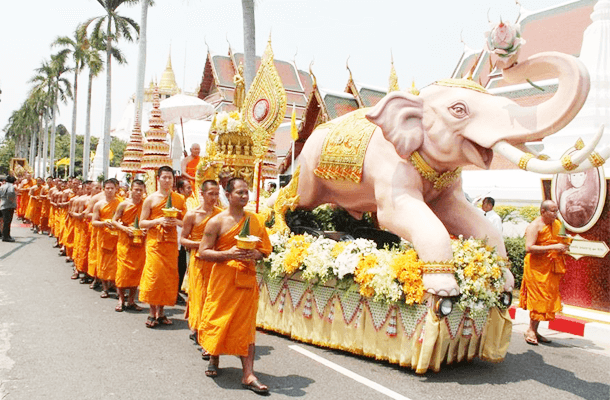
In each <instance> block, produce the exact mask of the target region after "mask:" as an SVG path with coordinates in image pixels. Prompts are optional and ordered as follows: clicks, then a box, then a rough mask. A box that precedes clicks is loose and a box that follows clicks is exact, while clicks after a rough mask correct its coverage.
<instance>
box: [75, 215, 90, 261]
mask: <svg viewBox="0 0 610 400" xmlns="http://www.w3.org/2000/svg"><path fill="white" fill-rule="evenodd" d="M88 236H89V227H88V226H87V222H86V221H85V220H84V219H76V218H74V253H73V254H72V259H73V260H74V266H75V267H76V270H77V271H79V272H87V267H86V251H85V247H84V244H87V246H88V245H89V240H88V239H89V238H88Z"/></svg>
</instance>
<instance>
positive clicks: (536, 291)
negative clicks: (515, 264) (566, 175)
mask: <svg viewBox="0 0 610 400" xmlns="http://www.w3.org/2000/svg"><path fill="white" fill-rule="evenodd" d="M560 228H561V222H559V220H555V221H553V223H552V224H551V225H545V226H544V228H542V230H541V231H540V232H539V233H538V238H537V239H536V244H537V245H541V246H546V245H551V244H557V243H561V238H560V237H558V234H559V229H560ZM563 257H564V256H563V254H560V253H558V252H555V251H550V252H547V253H536V254H532V253H528V254H527V255H526V256H525V260H524V262H523V281H522V283H521V293H520V295H519V307H521V308H523V309H526V310H529V311H530V318H531V319H533V320H534V321H549V320H553V319H555V313H556V312H559V311H561V297H560V296H559V282H560V281H561V277H562V276H563V274H565V271H566V269H565V263H564V259H563Z"/></svg>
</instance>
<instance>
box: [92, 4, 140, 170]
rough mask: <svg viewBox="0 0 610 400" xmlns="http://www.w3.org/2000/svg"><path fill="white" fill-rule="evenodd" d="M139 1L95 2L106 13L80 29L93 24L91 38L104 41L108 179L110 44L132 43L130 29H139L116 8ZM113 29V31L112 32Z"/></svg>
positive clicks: (105, 134)
mask: <svg viewBox="0 0 610 400" xmlns="http://www.w3.org/2000/svg"><path fill="white" fill-rule="evenodd" d="M138 1H139V0H97V2H98V3H99V4H100V5H101V6H102V7H103V8H104V11H105V12H106V13H105V14H104V15H102V16H99V17H94V18H91V19H89V20H88V21H86V22H85V23H84V24H83V26H82V29H83V30H84V31H85V32H86V30H87V29H88V27H89V25H91V24H92V23H94V22H95V24H94V26H93V31H92V33H91V34H92V36H93V37H95V38H97V39H99V40H102V39H103V40H105V41H106V113H105V118H104V154H103V159H104V168H103V175H104V177H108V161H109V160H108V156H109V153H110V118H111V106H112V104H111V98H110V96H111V94H112V73H111V71H112V69H111V65H112V64H111V57H112V55H113V52H112V42H118V41H119V39H121V38H125V39H126V40H127V41H130V42H131V41H133V36H132V29H133V30H134V31H135V32H136V33H138V34H139V32H140V27H139V26H138V24H137V23H136V22H135V21H134V20H132V19H131V18H128V17H123V16H121V15H119V14H118V13H117V8H118V7H119V6H121V5H122V4H135V3H137V2H138ZM104 23H106V30H105V31H104V30H103V27H102V25H103V24H104ZM113 27H114V30H113Z"/></svg>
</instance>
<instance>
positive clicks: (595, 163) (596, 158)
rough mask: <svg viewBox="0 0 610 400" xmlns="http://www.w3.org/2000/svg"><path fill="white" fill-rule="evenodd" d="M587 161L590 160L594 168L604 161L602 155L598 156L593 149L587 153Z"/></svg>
mask: <svg viewBox="0 0 610 400" xmlns="http://www.w3.org/2000/svg"><path fill="white" fill-rule="evenodd" d="M589 161H591V165H593V166H594V167H595V168H599V167H601V166H602V165H604V164H605V163H606V160H605V159H604V157H602V156H600V155H599V153H597V152H595V151H594V152H592V153H591V154H590V155H589Z"/></svg>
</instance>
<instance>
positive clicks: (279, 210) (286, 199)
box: [271, 165, 301, 235]
mask: <svg viewBox="0 0 610 400" xmlns="http://www.w3.org/2000/svg"><path fill="white" fill-rule="evenodd" d="M300 172H301V166H300V165H299V166H298V167H297V169H296V171H294V174H293V175H292V179H291V180H290V183H289V184H288V185H286V187H283V188H281V189H280V192H279V193H278V196H277V199H276V200H275V204H274V205H273V211H274V212H275V223H274V224H273V226H272V227H271V233H280V234H285V235H288V234H290V228H289V227H288V225H287V224H286V217H285V214H286V211H288V209H291V210H292V211H294V209H295V208H296V206H297V205H298V204H299V195H298V194H297V190H298V188H299V174H300Z"/></svg>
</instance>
